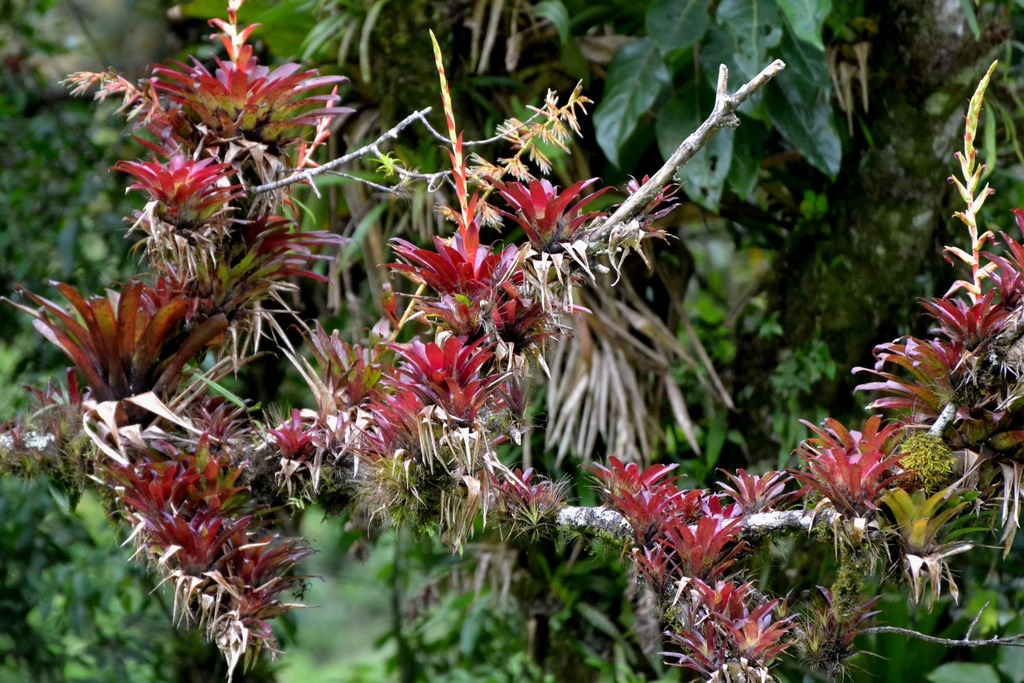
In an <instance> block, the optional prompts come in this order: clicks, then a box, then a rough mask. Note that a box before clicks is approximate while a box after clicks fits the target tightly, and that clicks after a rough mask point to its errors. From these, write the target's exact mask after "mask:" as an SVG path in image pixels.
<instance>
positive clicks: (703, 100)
mask: <svg viewBox="0 0 1024 683" xmlns="http://www.w3.org/2000/svg"><path fill="white" fill-rule="evenodd" d="M714 103H715V94H714V92H713V91H711V90H710V89H708V88H706V87H705V86H704V85H703V84H689V85H687V86H685V87H684V88H682V89H680V90H679V91H678V92H677V93H676V94H675V95H673V96H672V98H671V99H669V100H668V101H667V102H665V104H664V105H663V106H662V107H661V109H660V111H659V112H658V121H657V123H656V125H655V130H656V134H657V139H658V148H659V149H660V150H661V155H662V157H664V158H666V159H667V158H668V157H670V156H671V155H672V153H673V152H675V151H676V148H677V147H678V146H679V144H680V143H681V142H682V141H683V140H684V139H685V138H686V136H687V135H689V134H690V133H692V132H693V131H694V130H695V129H696V128H697V126H699V125H700V124H701V122H702V121H703V120H704V119H705V118H706V117H707V115H708V114H710V113H711V110H712V108H713V107H714ZM732 148H733V132H732V131H730V130H722V131H719V132H718V134H717V135H715V137H713V138H711V141H710V142H709V143H708V144H707V145H706V146H705V147H704V149H702V150H701V151H699V152H697V154H695V155H694V157H693V158H692V159H690V161H689V163H687V164H686V165H685V166H683V167H682V168H681V169H679V173H678V174H677V175H676V178H677V179H678V180H679V181H680V182H681V183H682V185H683V191H684V192H686V194H687V196H688V197H690V198H691V199H693V200H694V201H695V202H697V203H698V204H700V205H702V206H705V207H707V208H708V209H710V210H711V211H717V210H718V201H719V199H721V197H722V188H723V187H724V185H725V178H726V176H727V175H728V173H729V166H730V162H731V160H732Z"/></svg>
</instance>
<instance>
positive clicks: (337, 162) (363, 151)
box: [249, 107, 430, 194]
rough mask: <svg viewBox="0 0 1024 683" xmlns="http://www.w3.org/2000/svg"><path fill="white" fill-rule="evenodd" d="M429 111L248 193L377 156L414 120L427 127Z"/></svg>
mask: <svg viewBox="0 0 1024 683" xmlns="http://www.w3.org/2000/svg"><path fill="white" fill-rule="evenodd" d="M429 113H430V107H427V108H426V109H420V110H419V111H416V112H413V113H412V114H409V115H408V116H406V117H405V118H404V119H402V120H401V121H399V122H398V123H396V124H395V125H394V127H392V128H391V129H390V130H388V131H386V132H385V133H383V134H382V135H381V136H380V137H379V138H377V139H376V140H374V141H373V142H371V143H370V144H368V145H365V146H363V147H360V148H359V149H357V150H356V151H354V152H349V153H348V154H345V155H344V156H340V157H338V158H337V159H332V160H331V161H328V162H327V163H325V164H323V165H321V166H317V167H316V168H310V169H305V170H302V171H297V172H295V173H293V174H292V175H290V176H288V177H287V178H281V179H279V180H275V181H273V182H269V183H265V184H263V185H257V186H255V187H250V188H249V193H250V194H261V193H263V192H270V191H271V190H277V189H280V188H282V187H287V186H288V185H294V184H295V183H298V182H303V181H306V182H309V181H310V180H312V178H313V177H314V176H318V175H320V174H321V173H327V172H328V171H332V170H334V169H336V168H338V167H339V166H344V165H345V164H348V163H351V162H353V161H355V160H356V159H362V158H363V157H365V156H368V155H370V154H376V155H378V156H381V151H380V146H381V145H382V144H384V143H385V142H388V141H390V140H395V139H397V138H398V134H399V133H401V132H402V131H403V130H405V129H406V128H408V127H409V126H411V125H412V124H413V123H415V122H416V121H420V122H421V123H423V124H424V125H427V126H428V127H429V124H427V119H426V117H427V114H429Z"/></svg>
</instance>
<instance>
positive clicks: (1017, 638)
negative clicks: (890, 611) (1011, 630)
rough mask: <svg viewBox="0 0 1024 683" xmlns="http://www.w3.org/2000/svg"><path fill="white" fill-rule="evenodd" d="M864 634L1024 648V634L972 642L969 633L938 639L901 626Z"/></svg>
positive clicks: (958, 644)
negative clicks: (894, 634) (890, 634)
mask: <svg viewBox="0 0 1024 683" xmlns="http://www.w3.org/2000/svg"><path fill="white" fill-rule="evenodd" d="M862 633H896V634H899V635H901V636H907V637H908V638H917V639H918V640H923V641H924V642H926V643H934V644H935V645H945V646H946V647H987V646H990V645H1009V646H1013V647H1024V633H1018V634H1017V635H1013V636H996V637H995V638H986V639H984V640H971V638H970V634H969V633H968V634H967V635H965V636H964V637H963V638H938V637H936V636H930V635H927V634H925V633H921V632H919V631H914V630H912V629H909V628H900V627H899V626H871V627H869V628H866V629H864V630H863V631H862Z"/></svg>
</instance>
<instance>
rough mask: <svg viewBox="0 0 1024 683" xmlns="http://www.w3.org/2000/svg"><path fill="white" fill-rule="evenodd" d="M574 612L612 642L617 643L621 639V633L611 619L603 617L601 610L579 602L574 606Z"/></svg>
mask: <svg viewBox="0 0 1024 683" xmlns="http://www.w3.org/2000/svg"><path fill="white" fill-rule="evenodd" d="M576 611H577V612H579V613H580V616H581V617H583V618H584V619H585V620H586V621H589V622H590V624H591V626H593V627H594V628H596V629H597V630H598V631H601V632H602V633H604V634H605V635H606V636H608V637H610V638H611V639H612V640H614V641H617V640H619V639H621V638H622V633H621V632H620V631H619V629H618V627H617V626H616V625H615V624H614V622H612V620H611V619H609V618H608V617H607V616H605V614H604V612H602V611H601V610H599V609H597V608H595V607H591V606H590V605H588V604H587V603H585V602H581V603H578V604H577V605H576Z"/></svg>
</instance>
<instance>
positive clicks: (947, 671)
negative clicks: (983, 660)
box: [927, 662, 999, 683]
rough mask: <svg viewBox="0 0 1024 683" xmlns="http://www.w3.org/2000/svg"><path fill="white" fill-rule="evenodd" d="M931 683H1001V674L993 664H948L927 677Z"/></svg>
mask: <svg viewBox="0 0 1024 683" xmlns="http://www.w3.org/2000/svg"><path fill="white" fill-rule="evenodd" d="M927 678H928V680H929V681H931V683H963V681H971V683H999V674H998V673H996V670H995V669H993V668H992V665H991V664H977V663H974V662H948V663H946V664H943V665H942V666H940V667H939V668H938V669H936V670H935V671H932V672H931V673H930V674H928V676H927Z"/></svg>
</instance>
